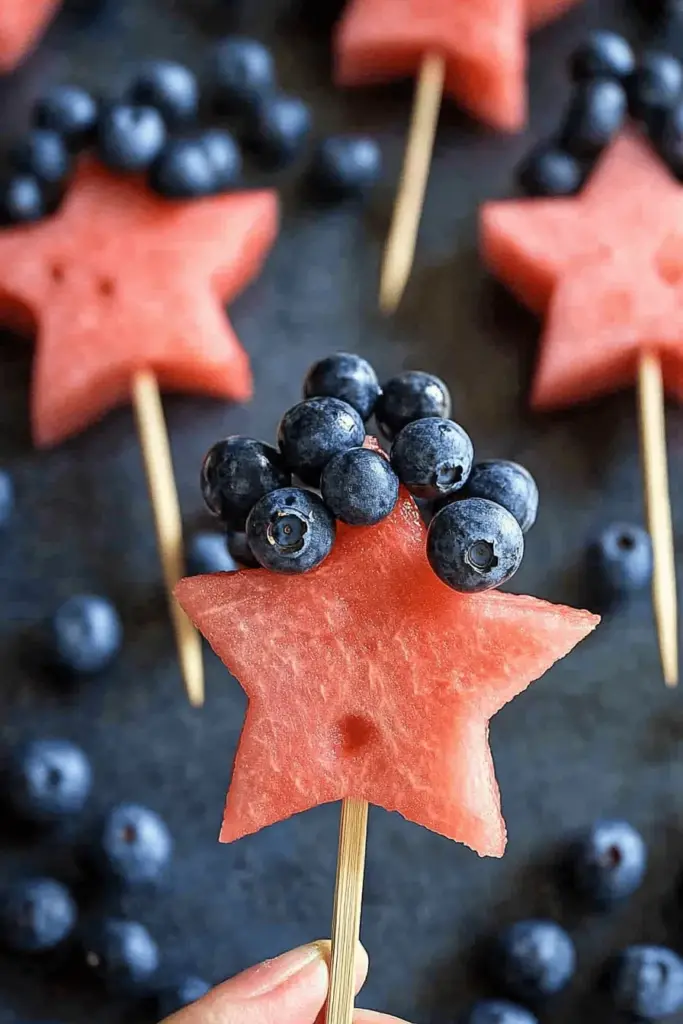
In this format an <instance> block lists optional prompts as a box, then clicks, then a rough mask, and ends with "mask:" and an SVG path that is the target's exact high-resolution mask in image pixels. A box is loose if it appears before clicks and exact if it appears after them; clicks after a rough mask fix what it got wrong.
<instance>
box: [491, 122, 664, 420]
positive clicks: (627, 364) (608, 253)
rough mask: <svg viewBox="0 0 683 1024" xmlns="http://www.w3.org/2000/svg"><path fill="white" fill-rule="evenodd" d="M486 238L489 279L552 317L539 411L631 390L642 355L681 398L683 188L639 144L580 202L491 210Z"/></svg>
mask: <svg viewBox="0 0 683 1024" xmlns="http://www.w3.org/2000/svg"><path fill="white" fill-rule="evenodd" d="M481 238H482V250H483V253H484V258H485V260H486V261H487V263H488V265H489V267H490V268H491V269H492V271H493V273H494V274H496V275H497V276H498V277H499V278H500V279H501V281H503V282H504V283H505V284H506V285H507V286H508V287H509V288H510V289H511V291H513V292H514V293H515V295H517V297H518V298H519V299H521V301H522V302H523V303H525V304H526V305H527V306H528V307H529V308H530V309H532V310H533V311H534V312H536V313H538V314H539V315H540V316H545V317H546V328H545V332H544V336H543V339H542V342H541V356H540V361H539V365H538V369H537V372H536V377H535V380H534V384H533V389H532V396H531V403H532V405H533V406H534V407H535V408H538V409H551V408H557V407H561V406H568V405H572V404H574V403H575V402H579V401H582V400H584V399H590V398H594V397H596V396H598V395H602V394H605V393H607V392H611V391H614V390H617V389H618V388H621V387H625V386H628V385H629V384H632V383H633V382H634V380H635V377H636V373H637V362H638V356H639V354H640V353H641V352H642V351H643V350H646V349H656V350H657V351H658V352H659V353H660V356H661V360H662V369H663V374H664V382H665V385H666V387H667V389H668V391H669V392H670V393H671V394H672V395H674V396H675V397H676V398H678V399H683V188H681V186H680V185H679V184H678V182H677V181H676V180H675V179H674V178H673V177H672V176H671V174H670V173H669V171H668V170H667V168H666V167H665V165H664V164H663V163H662V162H661V160H660V159H659V158H658V156H657V155H656V154H655V152H654V151H653V150H652V149H651V148H650V146H649V145H648V144H647V143H646V141H645V140H644V139H643V138H641V137H640V136H637V135H635V134H633V133H625V134H624V135H623V136H622V137H621V138H619V139H618V140H617V141H616V142H615V143H614V144H613V146H612V147H611V148H610V150H609V151H608V152H607V153H606V154H605V156H604V157H603V159H602V161H601V162H600V164H599V166H598V168H597V170H596V171H595V172H594V174H593V176H592V178H591V179H590V181H589V182H588V185H587V186H586V187H585V189H584V191H583V192H582V194H581V195H579V196H577V197H576V198H572V199H526V200H512V201H509V202H495V203H488V204H487V205H486V206H485V207H484V210H483V213H482V225H481Z"/></svg>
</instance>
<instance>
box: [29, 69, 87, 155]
mask: <svg viewBox="0 0 683 1024" xmlns="http://www.w3.org/2000/svg"><path fill="white" fill-rule="evenodd" d="M98 117H99V107H98V103H97V100H96V99H95V98H94V96H92V95H91V94H90V93H89V92H88V91H87V90H86V89H82V88H81V87H80V86H78V85H57V86H53V88H52V89H50V91H49V92H47V93H46V94H45V95H44V96H43V97H41V99H39V100H38V102H37V103H36V105H35V108H34V114H33V120H34V123H35V124H36V125H37V126H38V127H39V128H50V129H51V130H52V131H55V132H58V133H59V134H60V135H61V136H62V137H63V138H64V140H65V141H66V143H67V145H68V146H69V148H70V149H72V150H76V149H79V148H81V147H82V146H85V145H88V144H89V143H90V142H91V141H92V139H93V137H94V134H95V128H96V126H97V120H98Z"/></svg>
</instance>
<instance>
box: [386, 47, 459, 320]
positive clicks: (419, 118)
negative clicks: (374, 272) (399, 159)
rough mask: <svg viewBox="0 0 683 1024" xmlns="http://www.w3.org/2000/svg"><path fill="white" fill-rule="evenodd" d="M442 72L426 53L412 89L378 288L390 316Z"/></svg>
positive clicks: (417, 211)
mask: <svg viewBox="0 0 683 1024" xmlns="http://www.w3.org/2000/svg"><path fill="white" fill-rule="evenodd" d="M445 73H446V64H445V61H444V59H443V57H442V56H441V55H440V54H437V53H430V54H427V56H426V57H425V59H424V61H423V62H422V67H421V68H420V77H419V79H418V82H417V87H416V90H415V100H414V102H413V112H412V116H411V120H410V130H409V134H408V144H407V147H406V154H405V159H404V163H403V171H402V172H401V181H400V184H399V189H398V195H397V197H396V205H395V206H394V215H393V219H392V222H391V228H390V230H389V237H388V239H387V244H386V247H385V250H384V259H383V263H382V276H381V281H380V289H379V305H380V309H381V310H382V312H383V313H393V312H394V310H395V309H396V308H397V306H398V304H399V302H400V301H401V296H402V295H403V292H404V291H405V287H406V284H407V283H408V278H409V277H410V271H411V269H412V266H413V259H414V257H415V244H416V241H417V232H418V228H419V226H420V217H421V215H422V207H423V205H424V197H425V191H426V189H427V180H428V178H429V168H430V166H431V162H432V151H433V149H434V138H435V136H436V126H437V123H438V120H439V109H440V107H441V97H442V95H443V83H444V76H445Z"/></svg>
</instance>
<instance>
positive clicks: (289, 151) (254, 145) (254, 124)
mask: <svg viewBox="0 0 683 1024" xmlns="http://www.w3.org/2000/svg"><path fill="white" fill-rule="evenodd" d="M311 128H312V117H311V110H310V107H309V106H308V104H307V103H305V102H304V101H303V100H302V99H300V98H299V97H298V96H288V95H286V94H285V93H276V94H275V95H273V96H266V97H264V98H262V99H261V100H260V101H259V103H258V104H257V105H256V107H255V108H254V111H253V113H252V114H251V115H250V117H249V120H248V123H247V125H246V130H245V143H246V144H247V146H248V147H249V148H250V149H251V150H252V152H253V153H254V154H255V155H256V156H258V158H259V160H260V161H261V163H262V164H263V165H264V167H266V168H267V169H269V170H270V169H273V170H274V169H277V168H280V167H285V166H286V165H287V164H290V163H292V161H294V160H296V158H297V157H298V156H299V154H300V153H301V152H302V151H303V149H304V146H305V145H306V142H307V140H308V137H309V135H310V133H311Z"/></svg>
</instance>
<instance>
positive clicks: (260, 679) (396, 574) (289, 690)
mask: <svg viewBox="0 0 683 1024" xmlns="http://www.w3.org/2000/svg"><path fill="white" fill-rule="evenodd" d="M176 595H177V597H178V599H179V601H180V603H181V605H182V606H183V608H184V609H185V611H186V612H187V613H188V615H189V616H190V618H191V619H192V620H193V621H194V623H195V625H196V626H197V628H198V629H199V630H200V631H201V632H202V633H203V634H204V636H205V637H206V639H207V640H208V641H209V643H210V644H211V646H212V647H213V648H214V650H215V651H216V653H217V654H218V656H219V657H220V658H221V659H222V660H223V661H224V663H225V664H226V665H227V667H228V668H229V670H230V671H231V672H233V673H234V675H235V676H236V677H237V678H238V679H239V681H240V682H241V684H242V686H243V688H244V690H245V691H246V694H247V696H248V698H249V707H248V710H247V716H246V721H245V724H244V729H243V732H242V736H241V739H240V743H239V747H238V750H237V756H236V759H235V766H234V772H233V777H232V783H231V786H230V792H229V794H228V799H227V804H226V810H225V818H224V822H223V830H222V833H221V839H222V840H223V841H225V842H229V841H231V840H234V839H238V838H240V837H241V836H244V835H247V834H249V833H251V832H255V831H257V830H258V829H260V828H263V827H264V826H266V825H271V824H273V823H274V822H276V821H280V820H282V819H284V818H287V817H289V816H290V815H292V814H296V813H298V812H299V811H305V810H307V809H309V808H311V807H314V806H316V805H317V804H322V803H327V802H330V801H335V800H340V799H342V798H344V797H356V798H359V799H364V800H368V801H370V802H371V803H375V804H379V805H381V806H382V807H385V808H387V809H388V810H392V811H393V810H395V811H399V812H400V813H401V814H402V815H404V816H405V817H406V818H409V819H410V820H411V821H415V822H418V823H419V824H420V825H424V826H426V827H427V828H430V829H432V830H434V831H435V832H439V833H441V834H442V835H445V836H448V837H449V838H451V839H456V840H458V841H460V842H463V843H466V844H467V845H468V846H470V847H472V848H473V849H474V850H477V851H478V852H479V853H480V854H482V855H485V854H489V855H493V856H500V855H501V854H502V853H503V849H504V846H505V824H504V822H503V819H502V817H501V813H500V799H499V793H498V786H497V784H496V779H495V774H494V769H493V762H492V759H491V751H490V749H489V744H488V732H489V720H490V718H491V717H492V716H493V715H494V714H495V713H496V712H497V711H498V710H500V708H502V707H503V705H504V704H506V703H507V702H508V701H509V700H511V699H512V698H513V697H515V696H516V695H517V694H518V693H521V691H522V690H524V689H525V688H526V687H527V686H528V685H529V683H530V682H531V681H532V680H533V679H536V678H538V676H540V675H542V674H543V673H544V672H545V671H546V670H547V669H548V668H550V666H551V665H552V664H553V663H554V662H555V661H556V660H557V659H558V658H562V657H564V655H565V654H567V653H568V652H569V651H570V650H571V649H572V648H573V647H574V646H575V644H577V643H578V642H579V641H580V640H582V639H583V638H584V637H585V636H586V635H587V634H588V633H590V632H591V630H592V629H593V628H594V626H595V625H596V623H597V621H598V620H597V618H596V617H595V616H592V615H590V614H589V613H588V612H580V611H575V610H574V609H570V608H562V607H559V606H553V605H550V604H546V603H545V602H543V601H537V600H535V599H533V598H531V597H518V596H513V595H511V594H501V593H496V592H492V593H488V594H483V595H477V596H475V597H464V596H462V595H458V594H456V593H454V592H453V591H451V590H449V589H448V588H447V587H445V586H444V584H443V583H441V582H440V581H439V580H438V579H437V577H436V576H435V575H434V573H433V572H432V570H431V568H430V567H429V564H428V562H427V559H426V555H425V528H424V526H423V524H422V522H421V520H420V516H419V514H418V512H417V509H416V507H415V504H414V502H413V501H412V500H411V499H410V498H409V497H408V496H407V495H405V493H403V494H402V497H401V499H400V500H399V504H398V506H397V508H396V510H395V511H394V512H393V513H392V515H391V516H390V517H389V518H388V519H386V520H384V522H383V523H381V524H380V525H379V526H374V527H367V528H361V527H344V526H340V527H339V532H338V535H337V541H336V544H335V547H334V550H333V552H332V554H331V555H330V557H329V558H328V559H327V561H326V562H324V563H323V565H322V566H320V567H319V568H318V569H316V570H314V571H313V572H311V573H309V574H308V575H303V576H280V575H277V574H275V573H271V572H268V571H267V570H265V569H261V570H253V569H252V570H248V571H244V572H239V573H230V574H229V573H219V574H216V575H213V576H198V577H193V578H191V579H186V580H182V581H181V582H180V584H179V585H178V587H177V589H176Z"/></svg>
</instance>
